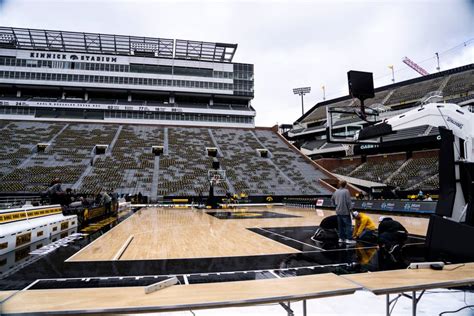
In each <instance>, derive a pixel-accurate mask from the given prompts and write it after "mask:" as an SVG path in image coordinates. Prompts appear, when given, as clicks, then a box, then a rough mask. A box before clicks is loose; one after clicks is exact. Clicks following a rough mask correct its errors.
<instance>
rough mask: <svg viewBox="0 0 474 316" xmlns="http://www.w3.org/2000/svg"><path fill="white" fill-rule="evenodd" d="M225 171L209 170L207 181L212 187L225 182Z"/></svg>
mask: <svg viewBox="0 0 474 316" xmlns="http://www.w3.org/2000/svg"><path fill="white" fill-rule="evenodd" d="M225 178H226V177H225V170H208V172H207V179H208V180H209V182H210V183H211V184H212V185H216V184H219V183H221V182H222V181H225Z"/></svg>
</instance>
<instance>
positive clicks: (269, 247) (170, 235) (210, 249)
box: [68, 206, 428, 261]
mask: <svg viewBox="0 0 474 316" xmlns="http://www.w3.org/2000/svg"><path fill="white" fill-rule="evenodd" d="M208 211H210V210H198V209H191V208H189V209H170V208H155V207H151V208H143V209H140V210H139V211H137V212H136V213H135V214H134V215H132V216H131V217H129V218H128V219H126V220H125V221H123V222H122V223H120V224H119V225H117V226H116V227H114V228H113V229H112V230H110V231H109V232H107V233H106V234H104V235H103V236H101V237H99V238H98V239H97V240H95V241H94V242H92V243H91V244H89V245H88V246H86V247H85V248H83V249H82V250H80V251H79V252H77V253H76V254H75V255H73V256H72V257H70V258H69V259H68V261H107V260H113V259H114V257H116V255H117V253H120V252H121V253H122V254H121V256H120V260H147V259H148V260H150V259H155V260H156V259H185V258H209V257H232V256H252V255H269V254H282V253H298V252H300V251H298V250H297V249H294V248H291V247H289V246H286V245H284V244H282V243H279V242H277V241H274V240H271V239H268V238H266V237H264V236H261V235H259V234H256V233H254V232H252V231H250V230H248V228H266V227H299V226H317V225H319V223H320V222H321V220H322V219H323V218H324V217H327V216H330V215H334V211H329V210H314V209H298V208H287V207H280V206H274V207H252V208H239V209H234V210H229V209H225V210H218V211H219V212H236V213H238V215H239V216H241V218H239V219H219V218H216V217H214V216H211V215H209V214H207V212H208ZM213 211H216V210H213ZM262 211H269V212H274V213H279V214H288V215H293V216H297V217H289V218H249V217H252V214H255V212H262ZM369 216H370V217H372V219H373V220H374V221H375V223H377V222H378V218H379V215H374V214H369ZM391 217H392V218H394V219H395V220H397V221H399V222H400V223H402V225H404V226H405V227H406V229H407V230H408V231H409V232H410V233H412V234H416V235H422V236H424V235H426V231H427V227H428V218H420V217H400V216H391ZM131 236H132V237H133V239H131ZM130 239H131V242H130V243H129V244H128V246H127V241H129V240H130ZM123 249H125V251H123Z"/></svg>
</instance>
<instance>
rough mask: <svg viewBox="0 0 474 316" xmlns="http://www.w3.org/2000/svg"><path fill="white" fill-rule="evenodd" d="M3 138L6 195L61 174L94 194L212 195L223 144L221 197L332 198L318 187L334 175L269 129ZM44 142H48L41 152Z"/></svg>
mask: <svg viewBox="0 0 474 316" xmlns="http://www.w3.org/2000/svg"><path fill="white" fill-rule="evenodd" d="M0 135H1V136H2V138H3V139H4V140H5V141H4V142H2V145H1V146H0V172H1V173H0V192H39V191H44V190H46V189H47V187H48V185H49V183H50V181H51V180H52V179H53V178H55V177H59V178H60V179H61V180H62V182H63V183H64V187H71V188H73V189H75V190H77V191H78V192H83V193H88V194H95V193H97V192H98V191H100V190H102V189H104V188H105V189H116V190H117V191H118V192H119V193H122V194H132V195H133V194H137V193H139V192H141V193H142V194H143V195H147V196H150V197H155V198H156V197H159V196H198V195H199V194H203V195H207V194H208V190H209V182H208V179H207V172H208V170H209V169H211V168H212V160H213V158H212V157H209V156H208V154H207V150H206V148H207V147H214V148H215V147H217V148H218V152H219V154H218V157H217V159H218V160H219V161H220V164H221V168H222V169H224V170H226V172H227V180H226V181H223V182H221V183H219V184H218V185H217V186H216V187H215V193H216V194H218V195H224V194H225V193H226V191H232V192H236V193H240V192H243V193H246V194H249V195H299V194H307V195H308V194H329V191H328V190H327V189H325V188H324V187H323V186H322V185H321V184H320V183H319V179H322V178H327V177H328V176H327V175H325V174H323V173H322V172H320V171H319V170H318V169H317V167H316V166H315V165H314V164H312V163H311V162H310V161H308V160H306V158H304V157H303V156H302V155H301V154H300V153H298V152H295V151H294V150H292V149H290V145H289V144H287V143H286V142H285V141H284V140H282V139H281V138H280V137H279V136H278V135H276V134H275V133H274V132H273V131H270V130H252V129H224V128H185V127H162V126H146V125H141V126H132V125H125V124H124V125H120V124H86V123H84V124H82V123H43V122H14V121H0ZM38 143H44V144H48V145H47V147H46V148H45V150H44V151H40V152H37V144H38ZM96 145H103V146H104V148H103V151H104V152H101V153H99V152H96ZM152 146H163V149H164V150H163V154H162V155H157V156H155V154H154V153H153V152H152ZM258 149H265V150H267V151H268V153H269V155H268V157H262V156H261V155H260V153H259V151H258Z"/></svg>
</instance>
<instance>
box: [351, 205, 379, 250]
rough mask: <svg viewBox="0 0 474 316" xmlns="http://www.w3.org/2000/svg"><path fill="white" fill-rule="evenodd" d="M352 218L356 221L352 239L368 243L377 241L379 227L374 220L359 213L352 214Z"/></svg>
mask: <svg viewBox="0 0 474 316" xmlns="http://www.w3.org/2000/svg"><path fill="white" fill-rule="evenodd" d="M352 216H353V217H354V219H355V226H354V230H353V233H352V238H353V239H358V240H362V241H368V242H375V241H377V237H376V236H375V230H376V229H377V227H376V226H375V223H374V222H373V221H372V219H371V218H370V217H369V216H368V215H366V214H364V213H361V212H358V211H354V212H352Z"/></svg>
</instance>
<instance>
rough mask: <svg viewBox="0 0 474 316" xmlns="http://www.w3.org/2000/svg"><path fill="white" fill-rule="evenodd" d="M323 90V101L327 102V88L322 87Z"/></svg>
mask: <svg viewBox="0 0 474 316" xmlns="http://www.w3.org/2000/svg"><path fill="white" fill-rule="evenodd" d="M321 89H323V100H326V87H325V86H321Z"/></svg>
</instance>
